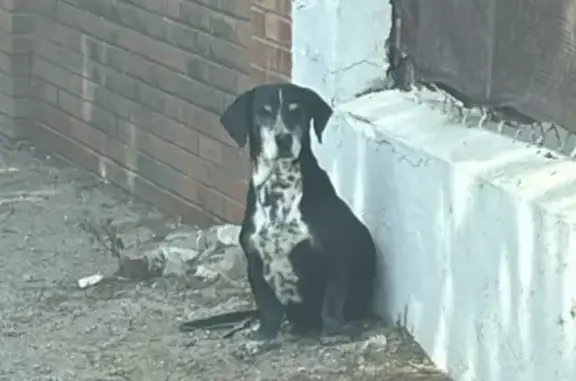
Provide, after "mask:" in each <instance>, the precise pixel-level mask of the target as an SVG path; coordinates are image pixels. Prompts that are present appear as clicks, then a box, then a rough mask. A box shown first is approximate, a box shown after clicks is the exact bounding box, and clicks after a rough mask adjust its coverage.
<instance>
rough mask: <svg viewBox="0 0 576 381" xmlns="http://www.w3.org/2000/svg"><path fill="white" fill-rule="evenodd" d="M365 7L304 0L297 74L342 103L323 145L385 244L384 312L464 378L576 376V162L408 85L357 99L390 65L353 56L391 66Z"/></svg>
mask: <svg viewBox="0 0 576 381" xmlns="http://www.w3.org/2000/svg"><path fill="white" fill-rule="evenodd" d="M354 4H357V1H356V0H316V1H313V0H307V1H305V0H300V1H296V2H295V6H294V7H293V9H294V14H293V19H294V27H295V30H294V33H293V35H294V41H293V44H294V49H295V60H294V71H293V76H294V80H295V82H298V83H303V84H306V85H309V86H312V87H314V88H316V89H317V90H319V91H320V92H321V93H322V94H323V95H324V96H326V97H328V98H330V99H332V100H333V101H334V102H335V103H336V104H338V108H337V110H336V113H335V115H334V117H333V118H332V121H331V122H330V126H329V127H328V129H327V131H326V133H325V136H324V143H323V144H322V145H321V146H319V145H316V146H315V147H314V149H315V151H316V152H317V154H318V156H319V158H320V162H321V164H322V165H323V166H324V167H325V168H326V169H327V170H328V171H329V173H330V175H331V177H332V179H333V181H334V183H335V185H336V187H337V189H338V191H339V193H340V194H341V195H342V197H343V198H344V199H346V200H347V202H348V203H349V204H350V205H351V206H352V207H353V209H354V210H355V211H356V212H357V213H358V215H359V216H360V217H361V218H362V219H363V220H364V221H365V222H366V223H367V225H368V226H369V228H370V229H371V231H372V233H373V234H374V237H375V239H376V241H377V244H378V247H379V249H380V250H381V253H382V255H381V263H380V267H379V269H380V284H379V291H380V294H379V295H378V302H377V309H378V311H379V312H380V313H381V314H382V316H384V317H386V318H388V319H391V320H393V321H397V320H398V321H400V322H401V323H404V324H406V326H407V328H408V329H409V331H410V332H411V333H412V334H413V335H414V337H415V338H416V340H417V341H418V342H419V343H420V344H421V345H422V347H423V348H424V349H425V350H426V351H427V352H428V354H429V355H430V356H431V357H432V359H433V360H434V361H435V363H436V364H437V365H438V366H439V367H441V368H443V369H445V370H447V371H448V372H449V373H450V375H451V376H452V377H454V379H455V380H457V381H542V380H554V381H568V380H570V381H572V380H574V379H575V377H576V163H574V162H572V161H569V160H567V159H564V158H560V159H549V158H547V157H546V156H545V152H544V151H543V150H539V149H538V148H535V147H533V146H529V145H528V144H526V143H521V142H514V141H512V140H511V139H510V138H508V137H505V136H501V135H498V134H495V133H492V132H489V131H483V130H480V129H477V128H466V127H464V126H463V125H460V124H457V123H454V122H452V121H451V120H450V119H449V118H448V117H447V116H445V115H443V113H442V112H441V111H439V110H437V109H434V108H433V107H431V106H430V105H429V104H427V103H423V104H418V103H416V102H415V101H414V100H413V98H412V97H410V96H408V95H405V94H401V93H397V92H385V93H379V94H373V95H370V96H366V97H363V98H361V99H357V100H351V101H350V99H351V95H352V94H354V93H356V92H357V91H358V90H362V87H363V86H365V85H366V84H367V83H368V82H369V81H371V80H372V79H374V78H377V77H378V76H379V75H380V74H383V73H384V71H385V63H382V67H381V68H380V69H379V70H376V66H373V65H371V64H359V66H354V65H348V66H347V65H346V64H345V62H348V63H351V62H378V61H377V60H376V59H375V58H374V57H375V56H376V55H377V54H380V53H378V52H380V50H379V49H380V47H381V46H383V41H384V39H385V37H386V33H387V31H388V26H387V23H386V21H387V20H385V19H384V18H383V19H382V20H381V24H379V23H380V21H374V20H376V18H368V19H367V20H372V21H373V23H372V22H369V21H366V22H365V23H363V24H364V25H362V23H360V24H359V22H360V19H359V18H360V17H363V16H359V15H358V13H354V12H352V11H351V10H350V9H352V8H353V5H354ZM387 7H388V4H387V2H386V1H383V0H364V1H363V4H362V7H358V8H359V9H357V10H358V11H359V13H360V14H363V15H364V16H369V15H372V14H376V13H378V12H379V14H381V15H385V14H386V12H389V9H387ZM388 14H389V13H388ZM382 17H384V16H382ZM348 19H351V21H350V22H348V21H347V20H348ZM318 20H322V22H319V21H318ZM378 20H379V19H378ZM320 25H322V28H324V27H326V29H323V31H324V33H325V34H323V33H322V32H320V30H319V29H316V28H317V27H318V28H319V27H320ZM360 26H363V27H360ZM343 40H346V41H343ZM355 44H357V45H355ZM381 54H382V56H383V51H382V53H381ZM360 66H363V67H362V69H361V70H360V69H358V68H359V67H360ZM348 67H349V69H347V68H348ZM349 71H350V73H354V75H352V74H348V72H349ZM354 78H357V79H358V81H355V79H354ZM342 101H349V102H347V103H342Z"/></svg>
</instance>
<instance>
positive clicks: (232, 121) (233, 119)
mask: <svg viewBox="0 0 576 381" xmlns="http://www.w3.org/2000/svg"><path fill="white" fill-rule="evenodd" d="M253 94H254V89H251V90H247V91H245V92H243V93H242V94H240V95H238V97H237V98H236V99H234V102H232V103H231V104H230V105H229V106H228V107H227V108H226V109H225V110H224V112H223V113H222V115H221V116H220V124H222V126H224V128H225V129H226V132H228V135H230V137H231V138H232V139H234V141H235V142H236V143H237V144H238V145H239V146H240V147H244V146H245V145H246V141H247V140H248V131H250V129H251V128H252V123H253V117H252V97H253Z"/></svg>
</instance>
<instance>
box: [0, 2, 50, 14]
mask: <svg viewBox="0 0 576 381" xmlns="http://www.w3.org/2000/svg"><path fill="white" fill-rule="evenodd" d="M53 1H54V0H45V2H53ZM35 6H36V1H35V0H0V8H2V9H5V10H7V11H20V12H25V11H32V10H34V9H35Z"/></svg>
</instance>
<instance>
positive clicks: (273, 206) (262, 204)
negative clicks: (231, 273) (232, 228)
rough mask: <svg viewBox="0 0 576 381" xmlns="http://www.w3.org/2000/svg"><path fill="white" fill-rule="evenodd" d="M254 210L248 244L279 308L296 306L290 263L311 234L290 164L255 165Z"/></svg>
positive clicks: (298, 176)
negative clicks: (304, 219)
mask: <svg viewBox="0 0 576 381" xmlns="http://www.w3.org/2000/svg"><path fill="white" fill-rule="evenodd" d="M253 182H254V188H255V192H256V208H255V212H254V217H253V224H254V231H253V233H252V234H251V235H250V243H251V245H252V247H253V248H254V249H255V250H256V251H257V252H258V254H259V255H260V257H261V259H262V262H263V271H264V278H265V279H266V281H267V282H268V284H269V285H270V286H271V287H272V289H273V290H274V292H275V294H276V297H277V298H278V300H280V302H281V303H282V304H288V303H290V302H293V303H298V302H301V301H302V299H301V297H300V295H299V293H298V289H297V283H298V276H297V275H296V274H295V272H294V269H293V267H292V264H291V261H290V253H291V251H292V249H294V247H295V246H296V245H297V244H298V243H300V242H302V241H306V240H310V239H311V238H312V237H311V234H310V230H309V228H308V226H307V225H306V223H305V222H304V221H303V220H302V215H301V213H300V209H299V206H300V201H301V200H302V176H301V173H300V168H299V166H297V165H294V164H292V163H282V162H281V163H274V164H273V165H267V164H266V163H259V165H258V166H257V167H256V170H255V172H254V174H253Z"/></svg>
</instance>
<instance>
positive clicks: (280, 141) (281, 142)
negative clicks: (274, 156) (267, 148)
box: [276, 134, 292, 150]
mask: <svg viewBox="0 0 576 381" xmlns="http://www.w3.org/2000/svg"><path fill="white" fill-rule="evenodd" d="M291 143H292V136H290V134H282V135H276V145H277V146H278V148H279V149H281V150H285V149H290V145H291Z"/></svg>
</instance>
